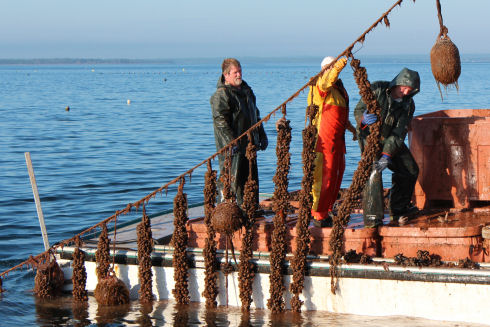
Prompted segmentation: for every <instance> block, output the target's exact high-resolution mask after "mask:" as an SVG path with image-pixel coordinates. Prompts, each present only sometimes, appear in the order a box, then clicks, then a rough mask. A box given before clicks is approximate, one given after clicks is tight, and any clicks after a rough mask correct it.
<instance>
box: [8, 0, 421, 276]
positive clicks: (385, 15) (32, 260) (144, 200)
mask: <svg viewBox="0 0 490 327" xmlns="http://www.w3.org/2000/svg"><path fill="white" fill-rule="evenodd" d="M413 1H414V2H415V0H413ZM402 2H403V0H397V1H396V2H395V3H394V4H393V5H392V6H391V7H390V8H389V9H388V10H387V11H386V12H384V13H383V14H382V15H381V17H380V18H379V19H377V20H376V21H375V22H374V23H373V24H372V25H371V26H370V27H368V28H367V29H366V30H365V31H364V32H363V33H362V34H361V35H360V36H359V37H358V38H357V39H356V40H355V41H354V42H352V44H350V45H349V46H348V47H347V48H346V49H345V50H344V51H343V52H341V53H340V54H339V55H338V56H337V57H336V58H335V60H333V61H332V62H331V63H330V64H329V65H327V66H325V68H324V69H322V70H321V71H320V72H319V73H318V74H316V75H315V76H313V77H311V78H310V80H309V81H308V82H307V83H306V84H304V85H303V86H302V87H300V88H299V89H298V90H297V91H296V92H295V93H294V94H292V95H291V96H290V97H289V98H287V99H286V100H285V101H284V102H282V103H281V104H280V105H279V106H277V107H276V108H275V109H273V110H272V111H271V112H270V113H269V114H267V115H266V116H265V117H264V118H262V119H261V120H260V121H258V122H257V123H256V124H254V125H252V126H251V127H250V128H249V129H248V130H247V131H245V132H244V133H243V134H241V135H240V136H238V137H237V138H236V139H234V140H232V141H231V142H230V143H228V144H227V145H225V146H224V147H223V148H221V149H220V150H219V151H217V152H216V153H214V154H213V155H211V156H209V157H208V158H206V159H204V160H203V161H201V162H200V163H198V164H197V165H195V166H194V167H192V168H190V169H189V170H187V171H186V172H184V173H183V174H181V175H179V176H177V177H175V178H174V179H172V180H171V181H169V182H168V183H166V184H165V185H163V186H161V187H160V188H158V189H156V190H155V191H153V192H151V193H150V194H148V195H146V196H145V197H143V198H141V199H140V200H138V201H136V202H134V203H129V204H128V205H127V206H126V207H125V208H124V209H122V210H120V211H116V213H115V214H113V215H112V216H110V217H108V218H106V219H104V220H102V221H101V222H99V223H97V224H95V225H94V226H92V227H89V228H87V229H85V230H84V231H82V232H80V233H78V234H76V235H75V236H73V237H72V238H69V239H66V240H63V241H60V242H58V243H57V244H54V245H52V246H51V248H50V249H48V250H47V251H44V252H42V253H40V254H38V255H37V256H35V257H32V256H31V257H29V259H27V260H25V261H23V262H21V263H20V264H18V265H16V266H14V267H12V268H10V269H8V270H5V271H3V272H2V273H0V277H3V276H5V275H7V274H8V273H9V272H11V271H13V270H16V269H20V268H22V267H24V266H28V265H37V261H39V260H40V259H42V258H44V257H46V256H47V255H49V253H52V252H53V251H55V250H56V249H58V248H60V247H63V246H67V245H69V244H72V243H74V242H75V239H76V237H81V236H83V235H84V234H86V233H88V232H90V231H92V230H94V229H95V228H97V227H101V226H102V225H103V224H105V223H108V222H110V221H111V220H113V219H115V218H116V217H118V216H119V215H121V214H127V213H129V212H130V211H131V209H132V208H133V207H134V208H136V209H137V208H139V207H140V206H141V205H142V204H143V203H148V202H149V201H150V200H151V199H152V198H154V197H155V196H156V195H157V194H158V193H161V192H163V190H167V189H168V187H169V186H171V185H173V184H175V183H177V182H178V181H180V180H181V179H182V178H185V176H186V175H189V176H191V175H192V173H193V172H194V170H196V169H197V168H199V167H201V166H202V165H204V164H205V163H207V162H208V161H210V160H214V159H215V158H216V157H217V156H218V155H220V154H222V153H226V152H227V151H229V149H231V147H233V146H234V145H236V144H237V142H238V141H239V140H241V139H242V138H244V137H246V135H247V134H248V133H249V132H250V131H252V130H254V129H256V128H258V127H259V126H260V125H261V124H262V123H265V122H267V121H269V120H270V119H271V117H272V115H274V114H275V113H276V112H277V111H278V110H280V109H281V108H283V106H286V105H287V104H288V103H289V102H291V101H292V100H294V99H295V98H296V97H298V96H299V94H300V93H301V92H302V91H304V90H305V89H306V88H307V87H308V86H309V85H310V83H311V81H313V80H316V79H317V78H318V77H319V76H320V75H321V74H322V73H323V72H324V71H325V70H327V69H330V67H331V66H333V64H334V63H335V62H336V61H337V60H338V59H339V58H340V57H342V56H344V55H347V54H350V53H351V52H352V49H353V48H354V46H355V45H356V44H357V43H363V42H364V41H365V38H366V36H367V34H368V33H369V32H371V31H372V30H373V29H374V28H376V27H377V26H378V24H379V23H380V22H382V21H384V23H385V24H386V25H387V26H389V22H388V15H389V14H390V13H391V11H392V10H393V9H394V8H395V7H396V6H401V3H402Z"/></svg>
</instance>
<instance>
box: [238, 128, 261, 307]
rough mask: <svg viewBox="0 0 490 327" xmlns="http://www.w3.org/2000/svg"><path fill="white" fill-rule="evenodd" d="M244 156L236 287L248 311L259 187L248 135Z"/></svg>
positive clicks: (253, 265) (253, 146) (253, 147)
mask: <svg viewBox="0 0 490 327" xmlns="http://www.w3.org/2000/svg"><path fill="white" fill-rule="evenodd" d="M245 156H246V157H247V159H248V180H247V182H246V183H245V187H244V191H243V204H242V207H243V211H244V212H245V216H246V219H245V224H244V225H245V235H244V236H243V239H242V248H241V251H240V263H239V265H238V287H239V289H240V300H241V302H242V310H243V311H249V310H250V305H251V303H252V292H253V290H252V284H253V280H254V278H255V263H253V262H252V261H251V260H252V257H253V252H252V243H253V235H254V227H255V214H256V211H257V203H258V193H259V186H258V184H257V181H256V180H255V179H254V178H253V171H254V165H256V159H257V147H256V146H255V145H254V144H253V142H252V134H251V133H249V134H248V145H247V151H246V153H245Z"/></svg>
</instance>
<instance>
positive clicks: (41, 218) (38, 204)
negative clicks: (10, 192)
mask: <svg viewBox="0 0 490 327" xmlns="http://www.w3.org/2000/svg"><path fill="white" fill-rule="evenodd" d="M24 155H25V157H26V164H27V171H28V172H29V179H30V180H31V186H32V193H33V194H34V201H35V202H36V210H37V216H38V218H39V225H40V226H41V234H42V235H43V241H44V250H45V251H47V250H48V249H49V241H48V233H47V232H46V225H44V216H43V210H42V208H41V200H40V199H39V192H38V191H37V184H36V176H34V168H33V167H32V162H31V154H30V153H29V152H25V153H24Z"/></svg>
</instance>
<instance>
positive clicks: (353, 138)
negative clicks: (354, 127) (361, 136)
mask: <svg viewBox="0 0 490 327" xmlns="http://www.w3.org/2000/svg"><path fill="white" fill-rule="evenodd" d="M352 141H357V133H356V132H355V131H354V132H352Z"/></svg>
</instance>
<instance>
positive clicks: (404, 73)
mask: <svg viewBox="0 0 490 327" xmlns="http://www.w3.org/2000/svg"><path fill="white" fill-rule="evenodd" d="M396 85H404V86H410V87H411V88H412V89H413V91H412V92H411V93H410V94H408V95H406V96H405V97H403V98H402V101H401V102H397V101H395V100H393V98H392V97H391V88H392V87H393V86H396ZM371 89H372V90H373V92H374V94H375V96H376V98H377V101H378V103H379V105H380V107H381V114H380V115H381V117H380V119H381V121H382V125H381V144H382V147H383V149H382V152H383V153H386V154H388V155H390V156H394V155H396V154H397V152H398V151H399V150H400V149H401V146H402V145H403V144H404V142H405V137H406V136H407V132H408V126H409V124H410V121H411V120H412V117H413V113H414V112H415V103H414V101H413V99H412V97H413V96H414V95H415V94H417V93H418V92H419V91H420V77H419V73H417V72H416V71H413V70H410V69H408V68H403V69H402V70H401V71H400V73H399V74H398V75H397V76H396V77H395V78H394V79H393V80H392V81H391V82H388V81H377V82H374V83H372V84H371ZM365 111H366V105H365V104H364V102H363V101H362V100H360V101H359V103H358V104H357V106H356V108H355V110H354V117H355V119H356V122H357V132H358V137H359V140H360V141H361V144H363V142H362V141H364V140H365V139H366V137H367V136H368V135H369V126H361V120H362V115H363V114H364V112H365ZM361 147H362V146H361Z"/></svg>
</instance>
